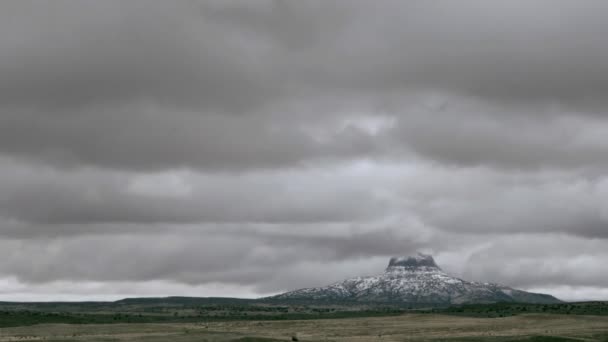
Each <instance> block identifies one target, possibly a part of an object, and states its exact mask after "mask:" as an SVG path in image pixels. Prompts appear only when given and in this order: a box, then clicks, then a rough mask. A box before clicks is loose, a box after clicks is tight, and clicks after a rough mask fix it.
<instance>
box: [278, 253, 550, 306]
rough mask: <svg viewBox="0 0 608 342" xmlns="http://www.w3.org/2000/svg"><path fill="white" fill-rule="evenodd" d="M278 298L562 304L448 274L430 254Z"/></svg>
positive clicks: (438, 303)
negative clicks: (374, 273) (378, 270)
mask: <svg viewBox="0 0 608 342" xmlns="http://www.w3.org/2000/svg"><path fill="white" fill-rule="evenodd" d="M268 300H275V301H281V300H284V301H289V300H291V301H294V300H300V301H340V302H343V301H354V302H374V303H411V304H414V305H418V306H419V305H421V304H424V305H429V306H442V305H445V306H447V305H452V304H466V303H471V304H473V303H497V302H521V303H540V304H552V303H561V301H560V300H559V299H557V298H555V297H553V296H550V295H547V294H540V293H531V292H526V291H522V290H517V289H514V288H511V287H508V286H504V285H499V284H491V283H478V282H469V281H466V280H462V279H459V278H455V277H452V276H450V275H448V274H446V273H445V272H444V271H442V270H441V268H439V266H437V264H436V263H435V260H434V259H433V257H432V256H430V255H424V254H418V255H416V256H412V257H400V258H391V259H390V261H389V264H388V267H387V268H386V270H385V271H384V273H382V274H379V275H376V276H370V277H356V278H351V279H347V280H344V281H342V282H338V283H335V284H332V285H329V286H325V287H317V288H306V289H300V290H296V291H291V292H287V293H283V294H280V295H277V296H273V297H269V298H268Z"/></svg>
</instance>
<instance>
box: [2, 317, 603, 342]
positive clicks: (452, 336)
mask: <svg viewBox="0 0 608 342" xmlns="http://www.w3.org/2000/svg"><path fill="white" fill-rule="evenodd" d="M294 336H295V337H297V339H298V340H299V341H336V342H338V341H344V342H345V341H349V342H356V341H454V342H461V341H462V342H464V341H530V342H544V341H546V342H548V341H564V342H565V341H608V316H585V315H559V314H522V315H517V316H511V317H498V318H481V317H462V316H454V315H440V314H405V315H400V316H392V317H365V318H347V319H322V320H293V321H287V320H283V321H224V322H197V323H162V324H150V323H145V324H144V323H131V324H84V325H83V324H39V325H33V326H22V327H11V328H2V329H0V341H36V340H44V341H54V342H59V341H74V342H76V341H90V342H94V341H100V342H101V341H104V342H110V341H176V342H181V341H183V342H186V341H226V342H228V341H235V342H236V341H240V342H247V341H249V342H254V341H258V342H262V341H291V340H292V337H294Z"/></svg>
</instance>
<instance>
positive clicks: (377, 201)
mask: <svg viewBox="0 0 608 342" xmlns="http://www.w3.org/2000/svg"><path fill="white" fill-rule="evenodd" d="M607 7H608V4H606V2H604V1H599V0H597V1H595V0H585V1H577V2H571V1H549V0H538V1H523V0H522V1H510V2H508V3H505V2H498V1H476V0H467V1H459V2H457V3H456V2H451V1H433V2H429V1H417V0H412V1H389V0H386V1H380V2H374V4H372V3H370V2H366V1H333V2H327V1H306V2H301V1H270V0H269V1H173V2H167V1H138V0H133V1H126V2H125V1H118V0H116V1H113V0H110V1H104V2H99V1H70V0H58V1H54V2H48V3H47V2H40V1H23V0H19V1H17V0H14V1H5V2H3V3H1V4H0V238H1V239H2V240H0V244H1V245H2V246H1V247H2V248H0V250H2V251H3V252H2V253H4V255H3V257H4V259H5V260H8V261H7V262H6V263H4V264H3V265H2V267H0V282H1V281H5V283H6V284H7V285H6V287H8V288H14V291H13V293H19V294H23V293H28V289H30V291H31V293H32V295H41V296H44V295H45V294H42V293H39V291H41V290H40V288H39V287H37V286H38V285H37V284H40V283H47V282H51V281H52V282H55V284H59V283H61V282H72V283H73V284H72V285H70V286H73V287H78V286H81V287H82V289H83V291H82V293H86V294H90V292H87V291H88V290H86V289H85V287H86V286H89V285H87V284H89V283H90V282H96V284H105V285H100V286H101V287H100V289H101V290H100V291H102V292H103V293H100V295H103V294H110V293H118V292H117V291H119V290H118V289H119V288H123V286H124V284H125V282H128V283H129V284H131V285H132V286H135V287H137V286H138V285H137V284H144V282H145V284H155V285H141V286H143V287H142V289H144V287H145V286H158V288H154V289H150V288H147V287H146V288H145V290H142V291H145V292H146V293H156V294H158V293H166V292H167V291H172V290H171V289H177V288H179V289H182V290H183V289H184V287H183V286H191V288H190V290H189V291H195V290H194V289H199V290H200V291H204V290H205V289H211V287H210V286H212V285H211V284H214V283H221V284H224V285H226V286H232V290H231V291H232V292H230V293H231V294H235V293H237V294H238V292H239V289H241V290H242V293H243V294H248V295H251V294H252V293H254V294H255V293H259V294H261V293H270V292H274V291H279V290H283V289H290V288H294V287H301V286H312V285H322V284H324V283H325V282H327V281H328V280H339V279H340V278H341V277H345V276H350V275H357V274H360V273H373V272H375V271H380V269H381V268H382V267H384V263H385V260H384V259H385V258H386V257H388V256H389V255H392V254H402V253H412V252H414V251H415V250H417V249H424V250H427V251H430V252H434V253H436V254H437V257H438V259H439V261H440V262H443V263H444V265H445V268H446V269H448V270H449V271H450V272H452V273H455V274H458V275H462V276H464V277H468V278H476V280H484V279H483V278H487V280H492V281H500V282H504V283H507V284H512V285H516V286H523V287H526V288H534V289H548V290H551V289H561V290H559V291H561V292H560V294H563V293H564V292H565V290H563V289H572V292H573V293H576V295H573V296H572V298H574V297H576V298H577V299H580V298H582V297H585V296H588V297H594V296H595V297H597V296H599V295H604V294H605V293H606V292H605V290H604V288H605V287H607V286H608V278H606V277H605V276H604V274H606V272H604V271H605V270H603V269H602V268H603V266H602V265H604V264H605V263H604V259H606V255H605V253H604V252H603V249H605V248H606V247H607V246H606V237H607V236H608V234H607V232H608V226H607V223H608V208H607V207H606V205H605V204H604V203H608V201H607V200H608V178H607V177H606V171H608V157H607V156H608V138H607V136H608V135H606V134H605V132H606V131H608V117H606V115H605V114H604V113H605V110H606V106H607V105H608V104H607V103H606V100H605V98H606V95H607V93H608V81H606V80H608V60H607V59H606V58H604V56H605V55H606V53H608V51H605V50H606V48H605V44H603V35H604V32H606V30H608V24H607V23H606V22H605V20H604V18H603V16H602V13H605V11H606V10H607V9H608V8H607ZM530 251H534V252H530ZM505 260H507V261H505ZM117 265H118V266H117ZM502 265H506V267H498V266H502ZM311 270H314V272H312V271H311ZM3 279H4V280H3ZM57 282H59V283H57ZM15 284H18V285H15ZM79 284H80V285H79ZM120 284H123V285H120ZM163 284H164V285H163ZM170 284H178V285H179V286H178V287H171V286H173V285H170ZM96 286H97V285H96ZM113 286H115V289H116V290H115V291H114V290H112V288H113ZM163 286H166V289H167V290H163V288H164V287H163ZM180 286H181V287H180ZM201 286H202V287H201ZM24 287H25V288H24ZM577 289H578V290H577ZM121 291H122V290H121ZM163 291H165V292H163ZM197 291H198V290H197ZM60 292H61V291H60V290H57V292H54V293H48V294H47V295H48V296H50V297H52V296H54V295H61V293H60ZM3 293H5V294H6V296H9V297H10V293H11V291H10V290H6V291H4V292H3ZM121 293H124V292H121ZM189 293H191V292H189ZM213 293H216V292H213ZM168 294H169V293H168ZM200 295H205V293H200ZM9 297H7V298H9ZM3 298H4V297H3ZM20 298H22V297H20Z"/></svg>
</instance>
